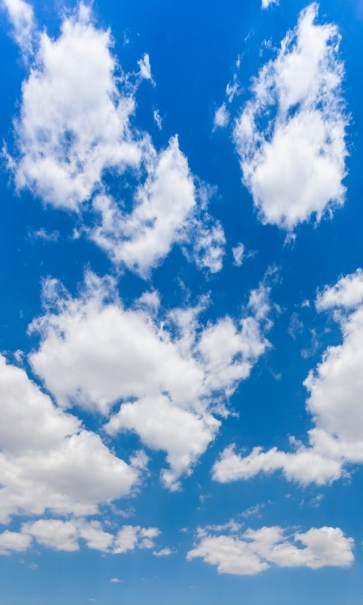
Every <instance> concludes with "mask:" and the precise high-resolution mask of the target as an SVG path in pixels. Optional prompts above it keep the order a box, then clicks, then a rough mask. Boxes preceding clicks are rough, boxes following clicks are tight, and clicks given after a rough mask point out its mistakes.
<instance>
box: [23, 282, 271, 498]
mask: <svg viewBox="0 0 363 605" xmlns="http://www.w3.org/2000/svg"><path fill="white" fill-rule="evenodd" d="M45 297H46V298H45V303H46V305H48V311H47V312H46V313H45V315H44V316H43V317H41V318H39V319H38V320H36V321H35V322H33V324H32V326H31V330H32V331H38V332H39V333H40V335H41V343H40V346H39V349H38V350H37V351H36V352H34V353H33V354H32V355H30V362H31V364H32V367H33V369H34V371H35V372H36V373H37V374H38V375H39V376H40V377H41V378H42V379H43V380H44V382H45V384H46V386H47V388H48V389H49V390H50V391H51V392H52V393H53V394H54V396H55V397H56V399H57V401H58V403H59V405H61V406H62V407H67V406H71V405H79V406H83V407H85V408H87V409H91V410H92V409H93V410H98V411H100V412H101V413H103V414H105V415H106V416H107V415H108V414H109V412H110V410H111V409H112V407H113V406H114V405H115V404H116V403H117V402H121V407H120V408H119V411H116V413H115V414H114V415H113V416H112V417H111V419H110V420H109V422H108V424H107V425H106V430H107V432H108V433H109V434H111V435H116V433H117V432H119V431H125V430H132V431H135V432H136V433H137V434H138V435H139V436H140V438H141V439H142V441H143V442H144V443H145V444H146V445H148V446H149V447H151V448H154V449H162V450H164V451H166V452H167V460H168V462H169V464H170V470H168V471H164V472H163V474H162V477H163V481H164V483H165V484H166V485H168V487H170V488H171V489H175V488H176V487H177V486H178V482H177V479H178V477H179V476H180V475H181V474H182V473H189V472H190V469H191V467H192V465H193V464H194V463H195V462H196V461H197V459H198V457H199V456H200V455H201V454H202V453H203V452H204V451H205V450H206V448H207V446H208V444H209V443H210V442H211V441H212V440H213V438H214V436H215V434H216V432H217V430H218V427H219V425H220V421H219V420H217V419H216V418H214V416H213V412H214V411H216V412H217V413H218V412H220V413H221V414H224V415H225V414H226V413H227V412H226V409H225V407H224V405H222V403H220V402H223V401H226V399H227V398H228V397H229V396H230V395H231V394H232V393H233V392H234V390H235V389H236V388H237V386H238V384H239V382H240V381H241V380H244V379H245V378H247V377H248V376H249V374H250V371H251V368H252V366H253V365H254V364H255V363H256V362H257V360H258V358H259V357H260V356H261V355H262V354H263V352H264V351H265V349H266V347H267V346H268V342H267V340H266V339H265V337H264V330H265V329H266V328H267V327H268V325H269V324H268V322H267V320H266V317H265V315H266V312H267V311H268V303H267V297H268V290H267V289H266V288H264V287H261V288H260V289H259V290H258V291H254V292H252V293H251V300H250V303H249V307H248V310H249V314H248V315H247V313H246V316H245V317H244V318H242V319H239V320H238V321H236V320H233V319H232V318H230V317H228V316H227V317H224V318H221V319H220V320H218V321H216V322H215V323H210V324H208V325H207V326H206V327H204V328H202V326H201V325H200V323H199V320H198V315H199V314H200V313H201V312H202V310H203V303H201V304H200V305H199V306H198V307H196V308H185V309H174V310H172V311H170V312H169V313H168V314H167V315H164V316H162V313H161V311H160V309H159V301H158V297H157V295H156V293H155V292H154V293H149V294H148V295H144V296H143V297H142V298H141V299H140V300H139V301H138V302H137V303H136V304H135V305H134V306H133V307H132V308H129V309H125V308H124V307H123V305H122V301H121V300H120V299H119V297H118V294H117V290H116V287H115V283H114V282H113V280H112V279H110V278H108V279H107V278H105V279H98V278H97V277H96V276H94V275H93V274H88V275H87V276H86V286H85V289H84V291H83V293H82V294H81V295H80V297H79V298H71V297H70V296H69V295H68V294H67V293H66V292H62V289H61V288H60V286H59V284H57V282H54V281H48V282H47V284H46V287H45ZM204 304H205V303H204ZM51 305H53V311H52V310H51ZM216 402H218V404H217V405H216ZM191 435H192V436H193V438H191Z"/></svg>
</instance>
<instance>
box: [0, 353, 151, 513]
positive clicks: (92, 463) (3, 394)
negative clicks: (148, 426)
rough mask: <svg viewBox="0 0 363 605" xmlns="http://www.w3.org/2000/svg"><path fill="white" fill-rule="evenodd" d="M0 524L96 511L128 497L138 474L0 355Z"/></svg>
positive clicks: (21, 371) (135, 468) (97, 436)
mask: <svg viewBox="0 0 363 605" xmlns="http://www.w3.org/2000/svg"><path fill="white" fill-rule="evenodd" d="M0 403H1V405H0V448H1V453H0V484H1V486H2V487H1V489H0V520H1V521H2V522H7V521H8V520H9V517H10V516H11V515H14V514H36V515H41V514H43V513H44V511H45V510H46V509H49V510H52V511H55V512H57V513H59V514H67V513H72V512H73V513H74V514H76V515H82V514H83V515H85V514H90V513H95V512H97V504H98V503H100V502H107V501H110V500H113V499H116V498H119V497H121V496H124V495H127V494H129V493H130V491H131V489H132V487H133V486H134V485H136V483H137V482H138V478H139V474H140V471H139V470H138V468H137V465H135V466H131V465H128V464H126V462H124V461H123V460H120V459H119V458H116V457H115V456H114V455H113V454H112V453H111V452H110V451H109V450H108V449H107V447H106V446H105V445H104V444H103V442H102V441H101V439H100V437H99V435H96V434H95V433H92V432H90V431H86V430H84V429H83V427H82V425H81V423H80V421H79V420H78V419H77V418H75V417H74V416H72V415H70V414H66V413H65V412H63V411H61V410H60V409H58V408H57V407H55V406H54V404H53V403H52V401H51V399H50V397H49V396H48V395H45V394H44V393H43V392H42V391H41V390H40V389H39V387H38V386H37V385H35V384H34V383H33V382H31V381H30V380H29V378H28V377H27V375H26V373H25V372H24V370H22V369H20V368H17V367H15V366H12V365H10V364H7V363H6V360H5V359H4V357H3V356H0Z"/></svg>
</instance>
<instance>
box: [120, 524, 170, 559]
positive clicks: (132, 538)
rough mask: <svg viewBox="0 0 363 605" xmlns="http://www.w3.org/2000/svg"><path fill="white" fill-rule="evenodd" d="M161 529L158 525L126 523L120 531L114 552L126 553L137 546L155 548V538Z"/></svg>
mask: <svg viewBox="0 0 363 605" xmlns="http://www.w3.org/2000/svg"><path fill="white" fill-rule="evenodd" d="M159 534H160V530H159V529H158V528H157V527H149V528H144V527H140V526H139V525H136V526H134V525H124V527H122V528H121V529H120V531H119V532H118V534H117V536H116V539H115V542H114V547H113V552H114V553H116V554H118V553H124V552H128V551H129V550H134V549H135V548H148V549H150V548H154V542H153V539H154V538H157V537H158V535H159Z"/></svg>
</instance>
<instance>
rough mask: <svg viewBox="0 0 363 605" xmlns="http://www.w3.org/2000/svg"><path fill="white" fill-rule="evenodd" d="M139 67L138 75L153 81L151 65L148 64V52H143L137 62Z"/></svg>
mask: <svg viewBox="0 0 363 605" xmlns="http://www.w3.org/2000/svg"><path fill="white" fill-rule="evenodd" d="M137 64H138V66H139V68H140V76H141V78H142V79H143V80H151V82H153V78H152V75H151V65H150V57H149V55H148V54H145V55H144V56H143V58H142V59H140V61H138V62H137Z"/></svg>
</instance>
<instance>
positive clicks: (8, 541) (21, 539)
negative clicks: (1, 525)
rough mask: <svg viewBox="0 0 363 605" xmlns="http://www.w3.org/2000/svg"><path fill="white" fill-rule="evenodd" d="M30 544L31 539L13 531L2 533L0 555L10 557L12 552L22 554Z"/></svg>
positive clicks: (0, 536)
mask: <svg viewBox="0 0 363 605" xmlns="http://www.w3.org/2000/svg"><path fill="white" fill-rule="evenodd" d="M30 544H31V537H30V536H26V535H23V534H19V533H18V532H15V531H8V530H6V531H4V532H2V533H1V534H0V555H10V554H11V553H13V552H24V551H26V550H28V548H29V546H30Z"/></svg>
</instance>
